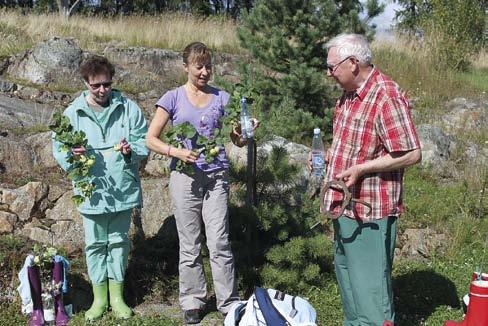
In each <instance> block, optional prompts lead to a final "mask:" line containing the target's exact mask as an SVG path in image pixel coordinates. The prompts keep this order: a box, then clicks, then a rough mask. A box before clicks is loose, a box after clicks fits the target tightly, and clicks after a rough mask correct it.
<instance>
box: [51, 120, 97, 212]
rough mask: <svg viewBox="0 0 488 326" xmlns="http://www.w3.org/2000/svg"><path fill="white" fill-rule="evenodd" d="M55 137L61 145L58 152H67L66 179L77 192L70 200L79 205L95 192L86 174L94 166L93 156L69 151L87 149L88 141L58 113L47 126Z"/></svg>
mask: <svg viewBox="0 0 488 326" xmlns="http://www.w3.org/2000/svg"><path fill="white" fill-rule="evenodd" d="M49 129H51V130H52V131H53V132H54V133H55V134H56V136H55V137H54V139H55V140H56V141H58V142H60V143H61V144H62V146H61V147H60V148H59V151H62V152H67V153H68V156H67V158H66V162H67V163H69V164H70V167H69V168H68V171H67V172H68V178H70V180H72V181H73V182H74V187H75V188H76V189H77V190H78V191H79V193H80V194H79V195H73V196H72V197H71V199H72V200H73V202H74V203H75V204H76V205H80V204H81V203H83V202H84V201H85V199H86V198H90V197H91V196H92V194H93V191H94V190H95V184H93V183H92V182H90V181H89V177H88V174H89V172H90V169H91V167H92V166H93V164H95V155H86V154H80V155H75V154H73V153H72V151H71V149H72V148H73V147H77V146H83V147H85V148H86V147H87V145H88V140H87V139H86V134H85V133H84V132H83V131H82V130H78V131H75V130H73V126H72V125H71V123H70V121H69V118H68V117H66V116H64V115H62V114H61V113H59V112H56V113H54V115H53V123H52V124H51V125H49Z"/></svg>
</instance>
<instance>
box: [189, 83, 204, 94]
mask: <svg viewBox="0 0 488 326" xmlns="http://www.w3.org/2000/svg"><path fill="white" fill-rule="evenodd" d="M185 87H186V89H187V90H188V91H189V92H190V93H191V94H192V95H195V96H200V95H207V93H206V92H205V91H204V90H203V89H199V88H197V87H195V86H193V85H191V84H189V83H186V84H185Z"/></svg>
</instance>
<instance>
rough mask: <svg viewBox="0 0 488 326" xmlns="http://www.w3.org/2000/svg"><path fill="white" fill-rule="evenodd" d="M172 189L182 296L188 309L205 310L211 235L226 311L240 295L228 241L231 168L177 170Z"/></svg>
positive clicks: (217, 281) (216, 283) (221, 303)
mask: <svg viewBox="0 0 488 326" xmlns="http://www.w3.org/2000/svg"><path fill="white" fill-rule="evenodd" d="M169 190H170V194H171V199H172V201H173V206H174V215H175V219H176V227H177V229H178V238H179V244H180V254H179V258H180V261H179V273H180V278H179V288H180V293H179V301H180V305H181V308H182V309H183V310H190V309H203V308H204V306H205V303H206V299H207V284H206V282H205V276H204V272H203V262H202V256H201V245H202V240H203V233H202V231H203V230H204V231H205V235H206V238H207V247H208V251H209V254H210V267H211V270H212V277H213V284H214V289H215V295H216V298H217V308H218V309H219V311H221V312H222V313H227V311H228V310H229V308H230V306H231V304H232V303H234V301H237V300H239V298H238V295H237V290H236V281H235V271H234V257H233V255H232V250H231V246H230V242H229V219H228V213H227V212H228V209H227V205H228V201H229V181H228V172H227V170H220V171H216V172H203V171H202V170H200V169H195V173H194V174H193V175H191V176H190V175H187V174H185V173H183V172H178V171H172V172H171V177H170V182H169Z"/></svg>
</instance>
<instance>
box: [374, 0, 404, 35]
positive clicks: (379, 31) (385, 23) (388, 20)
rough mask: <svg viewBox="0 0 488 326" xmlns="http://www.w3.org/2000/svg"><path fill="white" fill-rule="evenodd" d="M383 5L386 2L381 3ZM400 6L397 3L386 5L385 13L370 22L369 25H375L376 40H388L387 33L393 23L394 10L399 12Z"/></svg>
mask: <svg viewBox="0 0 488 326" xmlns="http://www.w3.org/2000/svg"><path fill="white" fill-rule="evenodd" d="M382 2H383V3H385V2H386V1H382ZM400 8H401V6H400V5H399V4H397V3H387V4H386V6H385V11H384V12H383V13H382V14H381V15H379V16H378V17H375V18H374V19H372V20H371V23H374V24H376V26H377V27H376V38H381V37H386V38H388V37H389V36H390V34H389V33H388V31H389V30H390V29H391V27H392V24H393V23H394V21H393V18H394V17H395V10H399V9H400Z"/></svg>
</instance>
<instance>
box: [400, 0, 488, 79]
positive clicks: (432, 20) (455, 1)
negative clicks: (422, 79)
mask: <svg viewBox="0 0 488 326" xmlns="http://www.w3.org/2000/svg"><path fill="white" fill-rule="evenodd" d="M395 2H398V3H399V4H400V5H402V7H403V9H401V10H399V11H398V12H397V14H396V19H397V21H398V29H399V30H400V31H402V32H405V33H406V34H408V35H411V36H412V35H413V36H417V37H420V41H421V44H422V46H424V47H426V48H427V49H428V53H430V59H431V61H432V63H433V64H434V65H435V66H437V67H438V68H441V69H444V68H454V69H457V70H466V69H467V68H468V67H469V63H470V59H471V58H472V56H473V55H475V54H477V53H479V51H480V49H481V48H482V47H483V46H484V45H485V44H486V41H487V39H486V38H487V32H486V27H487V10H488V3H487V2H486V1H485V0H396V1H395Z"/></svg>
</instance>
